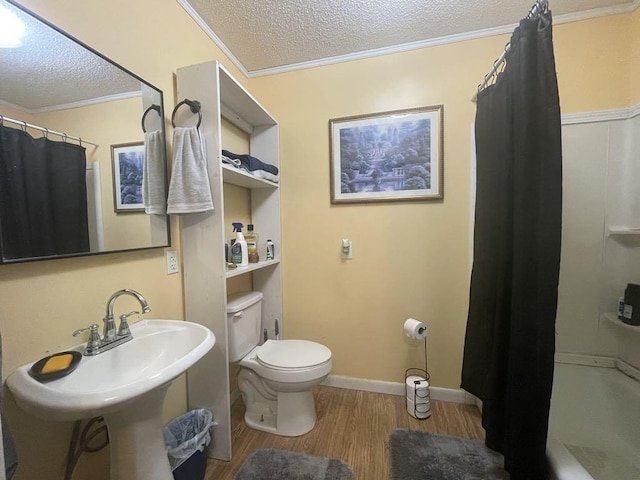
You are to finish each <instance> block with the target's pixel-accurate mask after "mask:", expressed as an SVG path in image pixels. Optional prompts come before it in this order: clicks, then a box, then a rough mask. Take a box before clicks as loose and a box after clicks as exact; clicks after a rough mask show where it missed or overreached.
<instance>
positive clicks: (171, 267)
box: [167, 250, 180, 275]
mask: <svg viewBox="0 0 640 480" xmlns="http://www.w3.org/2000/svg"><path fill="white" fill-rule="evenodd" d="M179 271H180V267H179V266H178V252H176V251H175V250H169V251H167V275H173V274H174V273H178V272H179Z"/></svg>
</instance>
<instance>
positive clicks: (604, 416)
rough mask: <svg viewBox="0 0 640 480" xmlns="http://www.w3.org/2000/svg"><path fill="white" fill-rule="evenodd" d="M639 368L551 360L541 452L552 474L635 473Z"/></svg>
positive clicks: (639, 458)
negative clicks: (544, 442)
mask: <svg viewBox="0 0 640 480" xmlns="http://www.w3.org/2000/svg"><path fill="white" fill-rule="evenodd" d="M614 364H615V365H618V366H619V368H621V369H622V370H624V371H627V372H628V373H630V374H631V375H633V376H635V378H640V372H638V371H637V370H635V369H633V368H632V367H630V366H628V365H626V364H624V363H621V362H618V361H615V362H614V361H613V360H611V361H610V365H611V368H606V367H599V366H585V365H576V364H569V363H558V362H557V361H556V364H555V374H554V382H553V394H552V396H551V410H550V412H549V436H548V442H547V453H548V455H549V458H550V460H551V463H552V465H553V467H554V472H555V475H556V478H557V479H558V480H639V479H640V455H639V454H638V453H639V452H640V382H639V381H637V380H636V379H634V378H631V377H630V376H628V375H626V374H624V373H622V371H621V370H619V369H618V368H613V365H614Z"/></svg>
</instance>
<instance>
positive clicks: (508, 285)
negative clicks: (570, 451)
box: [462, 13, 562, 480]
mask: <svg viewBox="0 0 640 480" xmlns="http://www.w3.org/2000/svg"><path fill="white" fill-rule="evenodd" d="M475 131H476V160H477V181H476V182H477V193H476V212H475V231H474V253H473V273H472V278H471V291H470V305H469V316H468V321H467V332H466V340H465V346H464V361H463V370H462V388H464V389H465V390H467V391H469V392H471V393H473V394H474V395H476V396H477V397H479V398H480V399H481V400H482V401H483V412H482V424H483V426H484V428H485V430H486V444H487V446H488V447H490V448H492V449H494V450H498V451H500V452H502V453H503V454H504V459H505V468H506V469H507V470H508V471H509V472H510V474H511V480H523V479H527V480H528V479H531V480H544V479H546V478H548V475H549V472H548V465H547V460H546V455H545V448H546V438H547V427H548V418H549V403H550V397H551V387H552V382H553V357H554V352H555V334H554V328H555V316H556V305H557V297H558V275H559V270H560V233H561V220H562V216H561V215H562V212H561V211H562V152H561V137H560V106H559V98H558V86H557V78H556V71H555V60H554V54H553V45H552V28H551V14H550V13H545V14H542V15H540V16H538V17H536V18H534V19H526V20H522V21H521V22H520V25H519V26H518V28H516V30H515V32H514V33H513V36H512V38H511V48H510V49H509V51H508V53H507V57H506V66H505V69H504V71H503V72H502V73H501V74H500V75H499V76H498V79H497V81H496V83H495V84H494V85H492V86H490V87H488V88H486V89H485V90H483V91H481V92H480V93H479V94H478V99H477V112H476V123H475Z"/></svg>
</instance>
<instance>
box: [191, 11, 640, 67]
mask: <svg viewBox="0 0 640 480" xmlns="http://www.w3.org/2000/svg"><path fill="white" fill-rule="evenodd" d="M178 1H179V2H180V1H182V0H178ZM638 7H640V0H634V1H633V2H631V3H629V4H624V5H614V6H611V7H602V8H594V9H591V10H586V11H584V12H577V13H568V14H564V15H558V16H554V17H553V22H554V24H555V25H559V24H562V23H572V22H579V21H582V20H588V19H591V18H597V17H606V16H609V15H619V14H624V13H630V12H633V11H635V10H636V9H637V8H638ZM517 26H518V24H517V23H513V24H510V25H502V26H499V27H493V28H485V29H482V30H475V31H472V32H464V33H458V34H455V35H446V36H443V37H438V38H431V39H428V40H421V41H417V42H410V43H404V44H401V45H394V46H392V47H385V48H377V49H372V50H365V51H362V52H357V53H352V54H348V55H338V56H335V57H327V58H321V59H318V60H311V61H309V62H300V63H294V64H290V65H283V66H281V67H274V68H265V69H260V70H252V71H249V72H248V74H247V76H248V77H249V78H254V77H263V76H267V75H276V74H279V73H286V72H292V71H295V70H304V69H307V68H315V67H322V66H326V65H333V64H336V63H344V62H352V61H355V60H362V59H365V58H371V57H378V56H382V55H391V54H394V53H402V52H408V51H411V50H419V49H421V48H429V47H436V46H440V45H446V44H450V43H458V42H465V41H469V40H477V39H479V38H486V37H493V36H497V35H505V34H510V33H512V32H513V30H514V29H515V28H516V27H517Z"/></svg>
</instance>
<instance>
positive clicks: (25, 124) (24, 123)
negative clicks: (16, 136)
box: [21, 120, 27, 132]
mask: <svg viewBox="0 0 640 480" xmlns="http://www.w3.org/2000/svg"><path fill="white" fill-rule="evenodd" d="M21 128H22V131H23V132H26V131H27V122H25V121H24V120H22V127H21Z"/></svg>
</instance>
